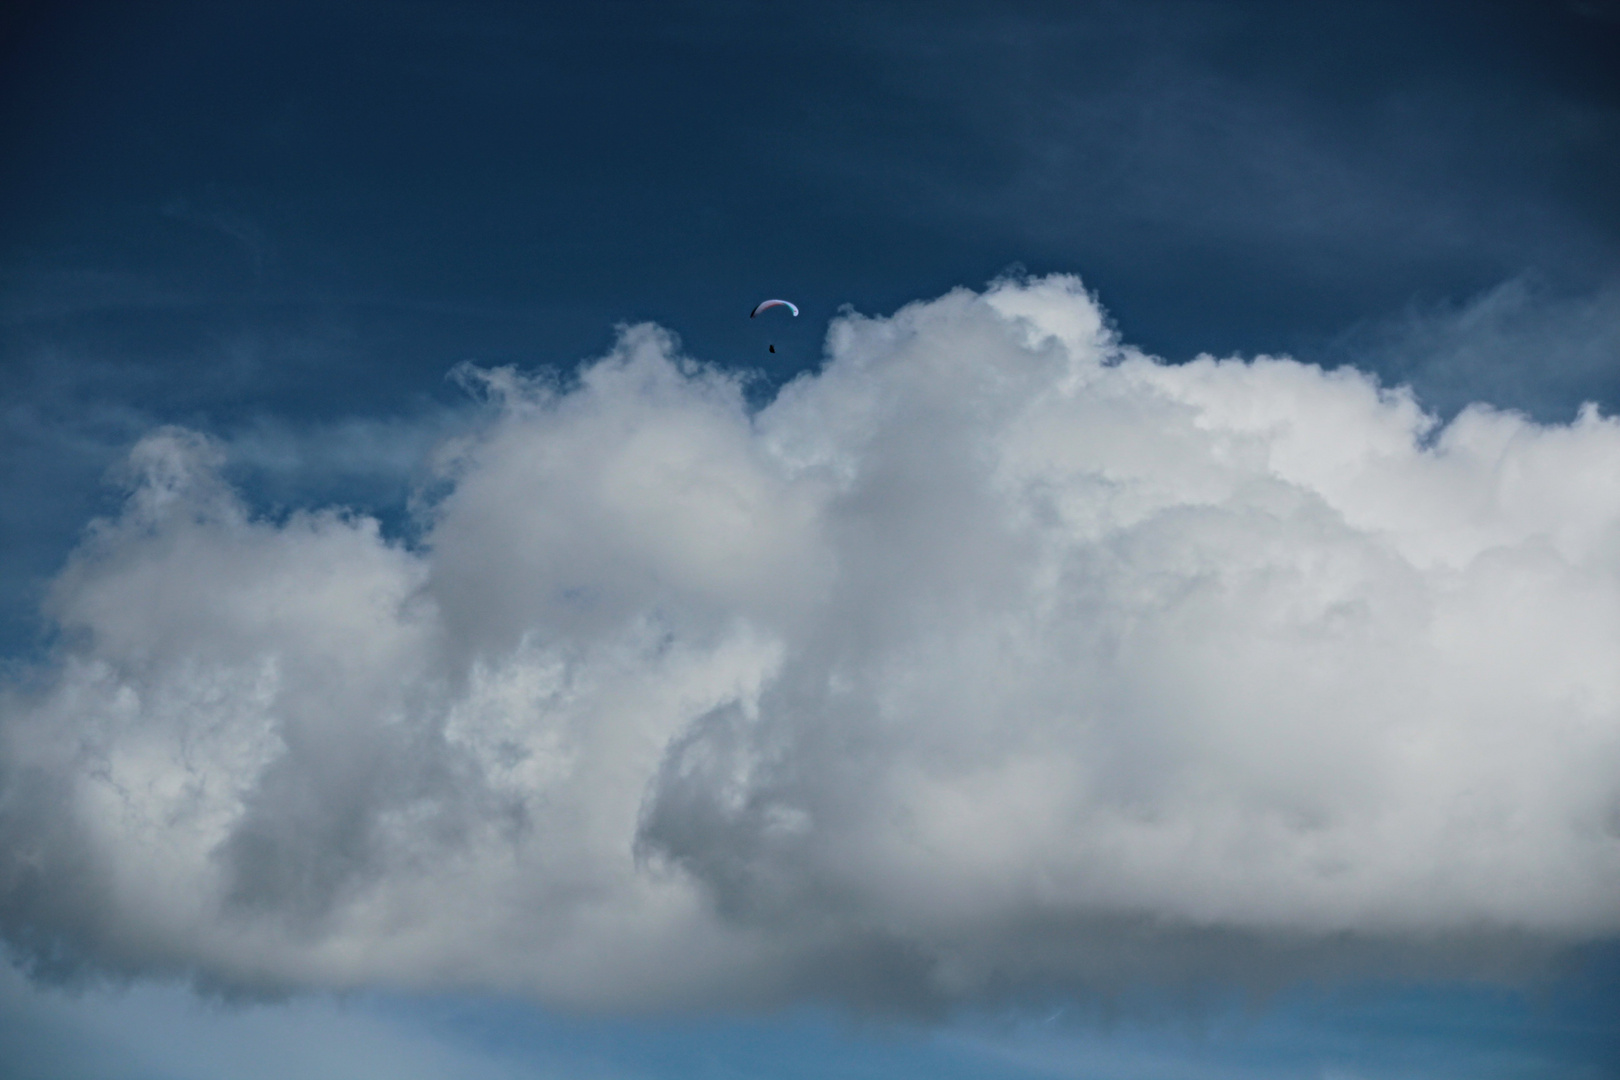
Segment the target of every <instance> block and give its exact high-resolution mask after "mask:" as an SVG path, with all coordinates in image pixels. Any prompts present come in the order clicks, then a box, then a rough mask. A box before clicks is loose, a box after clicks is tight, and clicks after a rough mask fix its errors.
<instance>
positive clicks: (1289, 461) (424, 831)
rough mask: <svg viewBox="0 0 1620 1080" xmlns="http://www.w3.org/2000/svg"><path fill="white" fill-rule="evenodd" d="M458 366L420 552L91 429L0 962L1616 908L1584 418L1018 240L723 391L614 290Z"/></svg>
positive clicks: (1482, 931)
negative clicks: (999, 257)
mask: <svg viewBox="0 0 1620 1080" xmlns="http://www.w3.org/2000/svg"><path fill="white" fill-rule="evenodd" d="M480 377H481V378H482V380H483V382H484V384H485V385H486V387H487V388H488V390H489V393H490V395H491V398H492V404H491V409H490V416H489V419H488V421H487V423H486V424H485V425H484V427H483V428H481V429H480V430H479V431H478V433H477V434H475V435H474V436H472V437H469V438H465V439H461V440H458V441H456V442H454V443H451V444H448V445H446V447H445V448H444V451H443V453H442V460H441V466H442V469H443V474H444V476H443V483H444V485H445V486H444V490H445V491H447V494H445V495H444V496H443V497H442V499H440V500H439V501H438V502H437V503H436V504H435V506H434V508H433V510H432V518H431V521H430V522H429V524H428V526H427V530H426V533H425V536H424V539H423V542H422V543H421V544H420V545H419V546H418V547H414V548H407V547H404V546H401V545H399V544H397V543H392V542H389V541H388V540H386V539H384V538H383V537H382V536H381V535H380V534H379V531H378V529H377V527H376V525H375V523H374V522H372V521H371V520H369V519H367V518H365V517H362V516H355V515H349V514H344V513H341V512H337V511H316V512H306V513H298V514H294V515H292V516H290V517H288V518H286V519H285V520H279V521H275V520H262V519H256V518H254V517H252V516H251V515H250V514H248V513H247V512H246V511H245V510H244V508H243V506H242V504H241V503H240V502H239V501H238V500H237V498H236V497H235V495H234V494H233V493H232V492H231V491H230V490H229V488H228V487H227V486H226V485H225V484H224V483H223V482H222V481H221V480H220V479H219V475H218V469H219V467H220V451H219V449H218V448H217V447H215V446H214V445H212V444H210V443H209V442H208V441H206V440H204V439H202V438H200V437H198V436H196V435H193V434H190V433H188V432H184V431H180V430H177V429H165V430H162V431H159V432H155V433H153V434H152V435H150V436H149V437H148V438H147V439H145V440H143V441H142V443H141V444H140V445H139V446H138V447H137V448H136V450H135V452H134V455H133V457H132V469H133V471H134V474H135V475H136V476H137V479H136V480H135V482H134V484H133V487H132V494H131V496H130V500H129V503H128V506H127V508H126V509H125V511H124V513H123V515H122V516H121V517H119V518H118V519H117V520H113V521H108V522H102V523H100V524H98V525H97V526H96V527H95V528H94V529H93V530H92V531H91V532H90V534H89V536H88V538H87V539H86V541H85V543H84V544H83V546H82V547H81V549H80V550H79V551H78V553H77V554H76V555H75V557H74V559H73V560H72V562H71V564H70V566H69V567H68V569H67V570H66V572H65V573H64V574H63V575H62V577H61V578H60V580H59V581H58V582H57V584H56V587H55V591H54V594H53V598H52V601H51V613H52V615H53V616H54V617H55V618H56V619H57V620H58V621H59V622H60V625H61V626H62V627H63V629H64V636H63V639H62V645H61V647H60V649H59V650H58V654H57V657H56V659H55V660H54V661H53V663H52V665H51V666H50V667H48V668H46V669H44V670H41V671H38V672H35V673H33V674H32V675H31V676H30V677H29V678H28V679H26V680H24V679H18V680H14V685H13V686H12V687H11V688H10V690H9V691H8V697H7V699H6V703H5V710H6V720H5V725H4V728H3V731H0V735H3V739H4V742H3V749H0V784H3V787H0V852H3V853H4V854H3V856H0V919H3V927H4V932H5V936H6V937H7V938H8V939H9V941H10V942H11V943H12V945H13V947H14V948H15V949H16V950H18V952H19V953H20V954H21V955H23V956H24V957H25V958H28V959H29V960H31V962H33V963H34V964H35V965H36V966H38V967H41V968H50V967H52V966H53V965H54V966H67V967H71V966H72V965H74V964H79V963H83V964H88V965H90V966H92V967H100V968H106V969H111V970H115V971H123V972H129V973H152V972H185V973H190V974H192V975H193V976H195V977H196V978H198V979H199V980H201V981H203V982H206V983H209V984H218V985H224V986H231V987H245V988H278V987H298V986H320V987H340V988H341V987H352V986H362V985H393V986H410V987H454V986H463V987H478V988H483V989H489V990H495V991H517V992H522V993H528V994H533V995H535V996H538V997H540V998H541V999H543V1000H546V1001H550V1002H553V1003H558V1004H566V1005H582V1006H588V1007H623V1006H653V1007H667V1006H678V1005H685V1004H692V1003H696V1002H702V1001H734V1000H759V999H762V998H768V999H782V998H786V997H791V996H794V995H799V994H831V995H835V996H838V997H841V998H843V999H845V1000H848V1001H852V1002H856V1003H871V1004H876V1005H879V1006H883V1007H906V1006H911V1005H917V1004H920V1003H928V1002H939V1001H948V1000H952V999H957V998H971V997H975V996H979V995H984V994H994V993H1018V992H1021V991H1024V990H1028V989H1031V988H1039V987H1049V986H1052V985H1068V986H1074V987H1106V986H1110V985H1119V984H1121V983H1125V982H1129V981H1132V980H1136V979H1146V980H1149V981H1154V980H1162V981H1171V982H1174V981H1179V980H1184V979H1187V978H1197V977H1201V976H1205V975H1209V974H1211V973H1217V974H1221V975H1225V976H1236V977H1249V978H1256V977H1263V976H1264V974H1265V973H1266V972H1276V971H1287V972H1291V973H1304V974H1316V975H1321V974H1327V973H1331V972H1332V971H1334V970H1337V969H1338V966H1339V965H1340V964H1342V963H1343V962H1345V960H1344V957H1345V956H1346V954H1347V952H1348V953H1355V954H1356V955H1357V956H1359V957H1360V958H1361V959H1360V960H1359V961H1357V962H1367V963H1385V962H1396V960H1393V959H1391V958H1399V962H1401V963H1405V964H1408V965H1410V966H1414V967H1415V968H1417V969H1419V970H1439V968H1438V966H1437V965H1443V964H1450V963H1454V962H1459V961H1458V959H1457V958H1458V957H1459V956H1462V957H1464V958H1468V957H1472V958H1473V960H1475V961H1478V963H1480V964H1483V963H1486V962H1487V960H1484V959H1481V958H1484V957H1490V958H1494V959H1490V960H1489V961H1488V962H1490V963H1495V962H1498V961H1499V960H1501V958H1502V957H1503V956H1504V955H1506V954H1504V953H1503V951H1502V949H1503V946H1504V944H1505V943H1506V944H1513V945H1515V947H1518V948H1520V949H1522V950H1525V951H1528V952H1531V953H1534V952H1535V951H1536V950H1537V949H1539V948H1541V947H1543V946H1557V945H1559V944H1560V943H1569V942H1578V941H1581V940H1585V939H1591V938H1595V937H1603V936H1610V935H1614V934H1616V933H1620V899H1617V898H1620V665H1617V664H1615V663H1614V658H1615V656H1617V655H1620V484H1617V482H1616V479H1615V478H1616V477H1620V423H1616V421H1614V420H1613V419H1610V418H1605V417H1602V416H1600V415H1599V414H1598V413H1597V411H1596V410H1595V409H1588V410H1586V411H1584V412H1583V413H1582V414H1581V415H1580V417H1579V418H1578V419H1577V420H1576V421H1575V422H1574V423H1572V424H1568V425H1549V426H1542V425H1537V424H1534V423H1531V422H1530V421H1528V420H1526V419H1524V418H1522V417H1519V416H1516V415H1513V414H1508V413H1500V412H1494V411H1491V410H1489V409H1485V408H1479V407H1475V408H1470V409H1468V410H1465V411H1463V412H1462V413H1461V414H1460V415H1459V416H1458V417H1457V418H1456V419H1455V420H1454V421H1453V422H1451V423H1450V424H1449V425H1446V426H1444V427H1443V428H1441V427H1438V426H1437V425H1436V422H1435V421H1434V420H1433V419H1432V418H1431V417H1429V416H1426V415H1425V414H1424V413H1423V411H1422V410H1421V409H1420V407H1419V406H1418V404H1417V403H1416V402H1415V401H1414V400H1413V398H1412V397H1411V395H1410V394H1409V393H1407V392H1405V391H1401V390H1395V391H1391V390H1385V389H1381V388H1380V387H1379V386H1378V385H1377V384H1376V383H1375V382H1374V381H1373V380H1372V379H1371V378H1370V377H1368V376H1365V375H1362V374H1360V373H1358V372H1356V371H1353V370H1349V369H1340V370H1338V371H1334V372H1323V371H1321V370H1319V369H1317V368H1314V367H1309V366H1305V365H1301V364H1297V363H1294V362H1292V361H1289V360H1281V359H1268V358H1261V359H1257V360H1255V361H1252V362H1242V361H1237V360H1226V361H1216V360H1214V359H1210V358H1203V359H1200V360H1198V361H1196V362H1194V363H1191V364H1187V365H1182V366H1168V365H1164V364H1162V363H1159V362H1157V361H1155V360H1153V359H1152V358H1150V357H1146V356H1143V355H1140V354H1139V353H1137V352H1135V351H1133V350H1131V349H1129V348H1128V347H1124V346H1122V345H1120V344H1119V343H1118V342H1117V341H1116V340H1115V339H1114V337H1113V336H1112V334H1111V332H1110V331H1109V330H1108V329H1107V328H1106V325H1105V322H1104V320H1103V318H1102V316H1101V313H1100V312H1099V310H1098V309H1097V307H1096V305H1095V304H1094V302H1093V301H1092V300H1091V299H1090V298H1089V297H1088V296H1087V295H1086V294H1085V293H1084V292H1083V291H1082V290H1081V289H1080V286H1079V283H1078V282H1077V281H1075V280H1073V279H1070V278H1062V277H1055V278H1048V279H1045V280H1040V281H1032V282H1025V283H1003V284H998V285H996V286H995V287H993V288H992V289H991V290H990V291H989V292H987V293H985V294H983V295H976V294H973V293H970V292H967V291H958V292H954V293H951V294H950V295H947V296H945V297H942V298H940V299H938V300H936V301H933V302H930V303H920V304H915V305H912V306H910V307H907V308H905V309H903V310H902V311H900V312H898V313H897V314H895V315H894V316H893V317H891V318H886V319H869V318H863V317H859V316H848V317H844V318H841V319H840V320H838V321H837V322H835V324H834V325H833V327H832V330H831V333H830V336H829V360H828V363H827V364H826V366H825V368H824V370H822V371H821V372H819V373H817V374H814V375H807V376H804V377H802V378H800V379H799V380H797V381H795V382H794V383H792V384H790V385H789V386H787V387H785V388H784V389H783V390H782V392H781V393H780V394H779V395H778V397H777V399H776V400H775V401H774V402H773V403H771V404H770V405H769V406H768V407H766V408H764V409H763V410H761V411H758V412H757V413H751V412H750V410H749V409H748V407H747V406H746V404H745V402H744V398H743V395H742V393H741V390H740V389H739V386H738V383H737V382H736V380H735V379H733V378H731V377H730V376H728V375H725V374H723V373H719V372H716V371H713V370H711V369H708V368H704V367H701V366H699V365H696V364H694V363H692V362H690V361H688V360H684V359H681V358H679V357H678V356H677V355H676V354H675V348H674V345H673V342H672V341H671V340H670V339H669V338H668V336H667V335H665V334H663V333H662V332H661V331H658V330H656V329H655V328H651V327H637V328H633V329H631V330H629V331H627V332H626V334H625V335H624V337H623V339H622V341H621V342H620V344H619V346H618V347H617V349H616V350H615V352H614V353H613V354H612V355H610V356H609V357H607V358H605V359H604V360H602V361H600V362H598V363H596V364H594V365H591V366H589V367H587V368H585V369H584V370H582V372H581V373H580V375H579V378H578V380H577V384H570V385H568V386H566V387H558V386H557V385H555V384H554V383H551V382H547V381H546V380H543V379H541V380H530V379H528V378H525V377H523V376H520V375H518V374H515V373H513V372H511V371H507V370H500V371H493V372H484V373H482V375H481V376H480ZM1347 942H1348V943H1350V944H1347ZM1357 950H1359V952H1358V951H1357ZM1369 958H1370V959H1369ZM1510 959H1511V957H1510Z"/></svg>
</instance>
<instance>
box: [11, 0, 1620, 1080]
mask: <svg viewBox="0 0 1620 1080" xmlns="http://www.w3.org/2000/svg"><path fill="white" fill-rule="evenodd" d="M576 8H578V9H581V10H575V9H576ZM0 33H3V35H4V37H3V43H0V207H3V210H0V417H3V429H0V482H3V484H4V486H5V491H6V498H5V500H4V505H3V506H0V552H3V553H4V564H5V568H4V570H3V571H0V644H3V645H4V649H5V652H6V653H7V654H8V655H13V656H16V655H22V654H26V653H29V652H31V651H33V650H36V649H37V648H38V647H39V644H40V642H41V641H42V640H43V638H42V636H41V635H42V634H44V633H46V631H45V630H44V629H42V624H41V622H40V620H39V619H38V615H37V610H38V604H39V601H40V598H41V596H42V594H43V590H44V588H45V583H46V582H47V581H48V580H49V578H50V577H51V575H53V574H54V573H55V572H56V571H57V570H58V569H59V567H60V566H61V564H62V562H63V560H64V559H65V557H66V555H67V553H68V551H69V550H70V549H71V547H72V545H73V544H74V542H75V540H76V538H77V537H78V536H79V535H80V534H81V531H82V530H83V528H84V526H85V524H86V522H87V521H88V520H89V519H90V518H91V517H92V515H94V514H96V513H98V512H105V511H106V510H107V509H108V507H109V506H111V505H113V502H114V492H113V491H112V490H111V489H110V488H109V487H108V486H107V484H106V479H105V478H106V476H107V474H108V471H109V469H112V468H113V467H114V465H115V463H116V462H117V461H118V460H119V459H120V458H121V457H122V456H123V455H124V454H125V453H126V452H127V451H128V449H129V447H130V446H131V445H132V444H133V443H134V442H135V440H136V439H138V438H139V437H140V436H141V435H142V434H144V433H146V432H147V431H149V430H151V429H152V428H154V427H156V426H158V425H160V424H164V423H182V424H185V425H188V426H190V427H193V428H196V429H199V430H202V431H207V432H211V433H215V434H218V435H221V436H223V437H225V438H226V439H228V440H229V441H230V443H231V445H232V447H233V457H232V462H231V468H232V469H233V470H234V472H233V476H234V477H235V478H236V479H237V480H239V481H240V482H241V483H242V484H244V485H245V487H246V490H247V491H248V492H249V493H250V495H251V496H252V497H253V498H254V499H255V500H256V502H257V503H258V504H259V505H261V506H264V507H268V508H271V509H272V510H282V509H285V508H287V507H293V506H301V505H310V504H314V503H325V502H330V501H334V500H336V501H341V502H344V503H346V504H351V505H354V506H357V507H360V508H363V509H367V510H370V511H373V512H376V513H379V514H380V515H382V517H383V520H384V522H385V524H386V525H387V526H388V527H390V528H405V527H406V525H405V517H404V514H403V508H404V506H405V501H406V499H407V497H408V493H409V491H410V489H411V485H412V483H413V482H415V481H416V480H417V479H419V477H420V473H421V462H422V458H423V456H424V455H425V454H426V453H427V451H428V449H429V446H430V445H431V442H432V441H433V439H435V438H437V437H438V436H439V435H440V434H442V433H444V432H447V431H451V430H454V429H455V428H456V427H457V425H458V423H459V422H460V420H459V419H458V417H459V416H460V415H461V413H462V412H463V411H465V409H466V403H467V397H466V394H465V392H464V391H463V390H462V389H461V388H460V387H459V386H458V385H457V384H456V383H454V382H453V381H451V380H447V379H446V375H447V373H448V372H449V371H450V370H451V369H452V368H453V367H454V366H455V365H456V364H458V363H459V362H462V361H465V360H472V361H475V362H477V363H480V364H484V365H498V364H516V365H519V366H520V367H524V368H533V367H540V366H555V367H557V368H560V369H564V370H567V369H571V368H572V367H573V366H574V365H575V364H577V363H579V362H580V361H582V360H584V359H587V358H589V357H593V356H596V355H600V354H601V353H602V352H603V351H604V350H605V349H607V348H608V347H609V345H610V344H611V342H612V340H613V338H614V333H615V329H614V328H615V326H616V325H618V324H622V323H630V322H638V321H642V320H652V321H656V322H658V323H660V324H661V325H663V326H665V327H668V328H669V329H671V330H673V331H674V332H676V333H677V334H679V335H680V337H681V340H682V342H683V344H684V348H685V350H686V352H687V353H688V354H689V355H691V356H693V357H696V358H699V359H701V360H704V361H709V362H713V363H716V364H719V365H722V366H727V367H744V368H750V369H758V370H760V371H761V372H762V373H763V375H764V378H763V379H762V380H761V382H760V384H759V389H760V393H761V395H762V396H766V395H768V393H769V391H770V388H771V387H774V386H775V385H777V384H779V383H781V382H783V381H785V380H786V379H787V378H789V377H791V376H792V375H794V374H795V373H797V372H799V371H802V370H806V369H813V368H815V367H816V366H817V365H818V364H819V363H820V362H821V359H822V352H821V349H822V344H821V336H822V334H823V333H824V331H825V328H826V324H827V321H828V319H829V318H830V317H832V316H833V315H834V314H835V313H836V312H837V311H838V310H839V308H840V307H841V306H842V305H853V307H854V308H855V309H856V310H858V311H861V312H867V313H876V314H887V313H889V312H892V311H893V310H895V309H896V308H898V307H900V306H902V305H904V304H906V303H909V302H911V301H914V300H919V299H927V298H932V297H935V296H938V295H939V294H941V293H944V292H946V291H948V290H949V289H951V288H953V287H957V286H967V287H970V288H975V289H977V288H980V287H982V286H983V285H984V284H985V283H986V282H988V281H990V280H991V279H993V278H996V277H997V276H998V275H1002V274H1005V273H1008V272H1014V273H1017V272H1021V271H1028V272H1030V273H1034V274H1045V273H1050V272H1065V273H1076V274H1079V275H1081V276H1082V278H1083V279H1084V281H1085V283H1086V285H1087V286H1088V287H1089V288H1091V289H1092V290H1094V291H1095V292H1096V293H1097V295H1098V296H1099V297H1100V300H1101V302H1102V304H1103V305H1104V306H1105V307H1106V309H1107V310H1108V312H1109V313H1110V315H1111V316H1112V317H1113V319H1114V320H1115V321H1116V323H1117V324H1118V326H1119V327H1120V329H1121V332H1122V334H1123V336H1124V338H1125V339H1126V340H1127V341H1129V342H1132V343H1135V344H1137V345H1139V346H1141V347H1142V348H1143V349H1145V350H1147V351H1149V352H1152V353H1155V354H1157V355H1161V356H1164V357H1166V358H1168V359H1170V360H1175V361H1180V360H1186V359H1190V358H1192V357H1193V356H1195V355H1197V354H1199V353H1204V352H1210V353H1214V354H1216V355H1221V356H1225V355H1231V354H1241V355H1245V356H1252V355H1254V354H1259V353H1288V354H1291V355H1294V356H1297V357H1298V358H1300V359H1303V360H1307V361H1311V362H1317V363H1321V364H1324V365H1329V366H1331V365H1338V364H1344V363H1353V364H1356V365H1357V366H1359V367H1362V368H1364V369H1368V370H1372V371H1374V372H1376V373H1378V374H1379V375H1380V376H1381V377H1383V378H1384V379H1385V380H1387V381H1388V382H1391V383H1396V382H1403V381H1405V382H1410V383H1411V384H1412V385H1413V386H1414V388H1415V389H1416V391H1417V392H1418V394H1419V397H1420V399H1421V400H1422V401H1423V402H1424V403H1425V404H1426V405H1428V406H1429V407H1431V408H1433V409H1435V410H1437V411H1439V412H1440V413H1442V414H1446V415H1449V414H1451V413H1454V412H1455V411H1456V410H1457V409H1458V408H1460V407H1461V406H1462V405H1464V404H1466V403H1468V402H1470V401H1486V402H1490V403H1492V404H1495V405H1497V406H1499V407H1503V408H1509V409H1518V410H1522V411H1525V412H1527V413H1529V414H1530V415H1532V416H1533V417H1535V418H1537V419H1540V420H1556V421H1567V420H1568V419H1569V418H1570V417H1571V416H1573V415H1574V412H1575V410H1576V408H1577V406H1579V405H1580V403H1581V402H1583V401H1588V400H1592V401H1596V402H1598V403H1599V404H1600V406H1601V407H1602V409H1603V410H1604V411H1605V412H1608V413H1612V412H1613V411H1615V410H1616V408H1620V197H1617V194H1620V6H1617V5H1615V4H1613V3H1610V2H1604V0H1589V2H1569V3H1418V4H1414V3H1372V2H1366V3H1339V4H1291V3H1258V2H1256V3H1196V2H1186V3H1109V2H1095V3H1067V4H1062V3H1016V2H1000V3H949V2H936V3H929V4H906V3H893V4H884V3H859V4H837V3H826V4H815V5H755V4H742V3H735V4H734V3H718V2H717V3H706V4H682V5H675V4H670V5H664V4H651V3H610V2H604V3H598V4H593V5H561V4H553V5H546V4H541V5H535V4H523V3H498V2H488V3H455V4H451V3H431V2H400V3H382V2H377V3H365V2H350V0H327V2H321V3H304V2H295V0H283V2H274V3H271V2H262V3H261V2H242V3H231V4H218V3H204V2H196V3H178V2H152V3H143V4H139V5H135V4H128V3H118V2H108V3H92V2H77V3H38V2H36V3H31V4H30V3H20V4H13V5H11V6H10V8H9V9H8V11H7V13H6V14H5V15H4V16H3V21H0ZM765 296H786V297H790V298H792V299H794V300H796V301H797V302H798V303H799V304H800V306H801V309H802V310H803V312H804V315H803V317H802V318H801V319H799V320H797V321H796V322H791V323H785V324H779V325H778V327H777V328H775V329H774V330H766V329H762V328H761V326H760V325H758V324H757V323H750V322H749V320H748V319H747V318H746V317H745V316H746V314H747V311H748V309H749V308H750V306H751V305H752V304H753V303H755V302H756V301H757V300H759V299H761V298H763V297H765ZM768 342H771V343H774V344H775V345H776V347H777V350H778V351H777V352H776V353H775V354H774V355H773V354H770V353H768V352H767V351H766V345H767V343H768ZM1606 992H1607V991H1604V993H1606ZM1592 1000H1602V998H1601V995H1600V996H1599V997H1597V998H1585V999H1583V1001H1586V1002H1588V1004H1587V1005H1583V1006H1582V1007H1581V1008H1582V1009H1587V1010H1588V1012H1589V1011H1590V1010H1589V1003H1590V1001H1592ZM1588 1012H1581V1013H1580V1015H1581V1017H1582V1018H1583V1020H1582V1022H1583V1023H1588V1022H1589V1020H1590V1017H1589V1015H1588ZM1572 1015H1573V1014H1572ZM1607 1030H1608V1034H1607V1035H1603V1034H1602V1033H1600V1034H1599V1035H1598V1036H1593V1037H1592V1038H1593V1039H1594V1040H1595V1041H1594V1042H1592V1043H1590V1044H1589V1043H1585V1042H1583V1043H1581V1044H1580V1045H1581V1046H1582V1047H1587V1046H1589V1045H1592V1046H1595V1045H1598V1044H1600V1043H1601V1046H1602V1051H1601V1052H1604V1053H1607V1052H1609V1051H1610V1050H1612V1048H1613V1046H1614V1042H1613V1029H1612V1027H1611V1028H1609V1029H1607ZM1587 1037H1588V1036H1586V1035H1583V1036H1582V1038H1587ZM1605 1039H1606V1040H1607V1041H1604V1040H1605ZM1571 1045H1573V1044H1571ZM1581 1052H1583V1053H1584V1052H1585V1051H1584V1050H1583V1051H1581ZM1597 1052H1599V1051H1596V1050H1594V1051H1593V1053H1597ZM1418 1074H1419V1073H1414V1075H1418ZM683 1075H684V1074H683ZM693 1075H696V1073H695V1072H694V1073H693ZM1403 1075H1404V1074H1403ZM1423 1075H1427V1074H1423ZM1493 1075H1494V1074H1493ZM1501 1075H1509V1074H1508V1073H1502V1074H1501ZM1571 1075H1576V1074H1575V1073H1571ZM1590 1075H1593V1076H1596V1075H1598V1074H1597V1073H1596V1072H1594V1073H1591V1074H1590Z"/></svg>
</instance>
